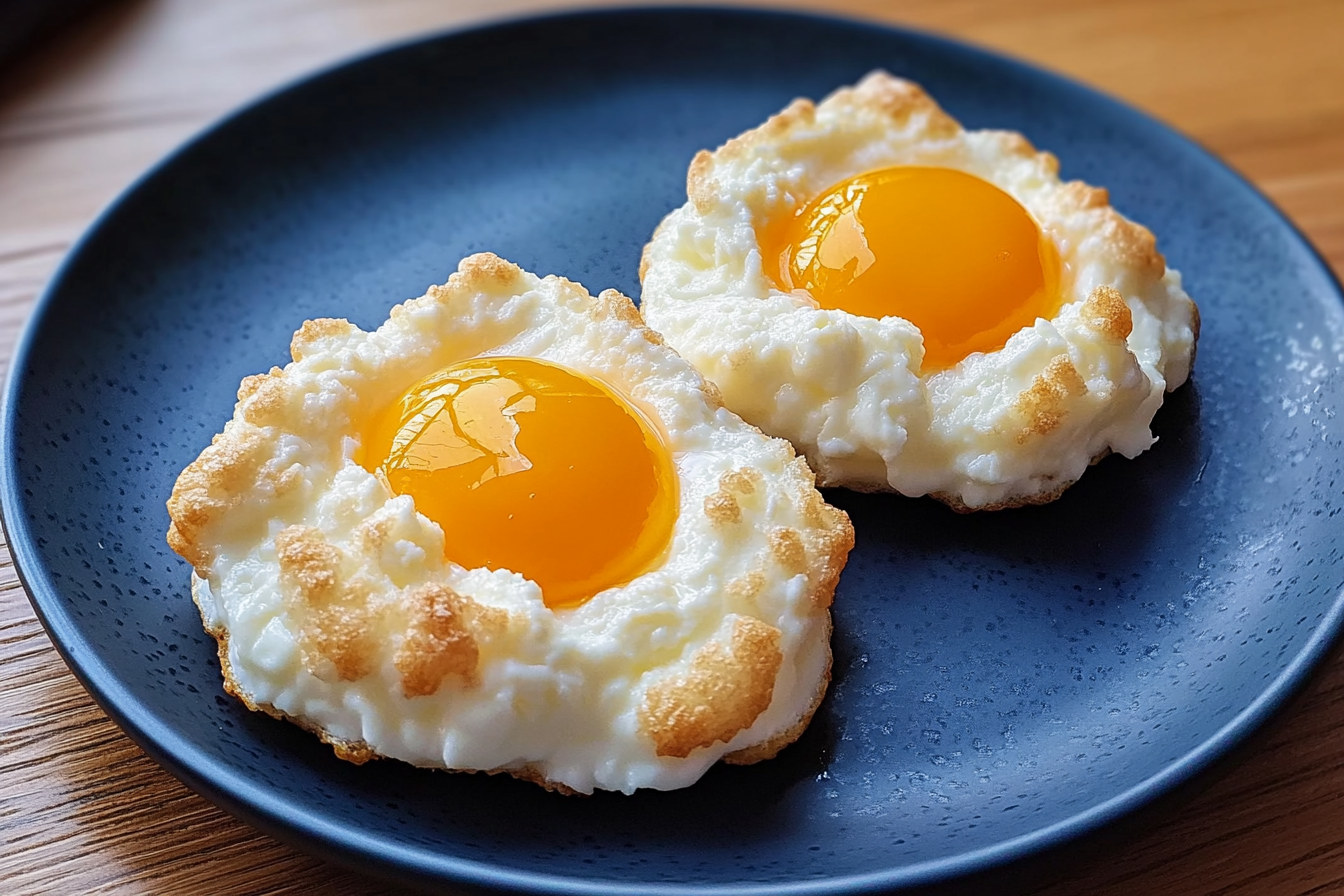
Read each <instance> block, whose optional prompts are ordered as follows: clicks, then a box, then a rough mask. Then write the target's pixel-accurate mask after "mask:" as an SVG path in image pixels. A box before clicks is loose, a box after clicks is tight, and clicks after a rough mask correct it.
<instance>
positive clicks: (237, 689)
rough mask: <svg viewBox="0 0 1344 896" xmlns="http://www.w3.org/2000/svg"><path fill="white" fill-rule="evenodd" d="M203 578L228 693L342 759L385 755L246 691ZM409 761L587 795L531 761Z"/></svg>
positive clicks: (208, 626)
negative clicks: (517, 764)
mask: <svg viewBox="0 0 1344 896" xmlns="http://www.w3.org/2000/svg"><path fill="white" fill-rule="evenodd" d="M201 581H202V580H201V579H200V578H198V577H195V576H193V577H192V580H191V599H192V602H193V603H195V604H196V609H197V611H199V612H200V614H201V624H202V626H203V627H204V628H205V631H206V632H207V633H208V634H209V635H210V636H211V637H213V638H214V639H215V643H216V644H217V646H218V649H219V669H220V672H221V674H222V675H223V678H224V690H225V691H226V692H227V693H228V694H230V695H232V696H234V697H237V698H238V700H240V701H241V702H242V704H243V705H244V706H246V707H247V708H248V709H250V710H252V711H253V712H261V713H265V714H266V715H268V716H271V717H272V718H275V719H280V720H281V721H284V722H290V723H291V724H294V725H297V726H298V727H300V728H302V729H303V730H304V731H307V732H308V733H309V734H313V735H316V737H317V738H318V739H319V740H321V741H322V743H324V744H327V745H329V746H330V747H331V749H332V752H334V753H335V754H336V757H337V758H338V759H344V760H345V761H346V762H351V763H354V764H355V765H363V764H364V763H366V762H369V761H371V760H374V759H383V758H385V757H384V756H383V755H382V754H381V753H379V752H377V751H376V750H374V749H373V748H372V747H370V746H369V745H368V744H367V743H366V742H364V741H362V740H349V739H347V738H343V737H337V736H336V735H334V734H332V733H331V732H329V731H327V730H326V729H325V728H323V727H322V726H321V725H317V724H314V723H313V722H311V721H309V720H308V719H305V718H302V717H299V716H292V715H290V714H289V713H287V712H285V711H284V710H280V709H276V708H275V707H274V706H272V705H271V704H269V703H262V702H259V701H256V700H253V699H252V697H251V696H250V695H248V693H247V692H246V691H244V690H243V688H242V685H240V684H239V683H238V680H237V679H236V678H235V677H234V674H233V665H232V664H231V663H230V662H229V632H228V629H226V628H224V627H223V626H212V625H211V624H210V621H209V620H208V619H207V618H206V615H205V611H204V610H203V609H202V608H201V601H200V597H199V596H198V594H197V588H199V587H201V585H200V584H199V583H200V582H201ZM398 761H403V760H398ZM407 764H408V765H417V767H418V768H427V769H431V770H434V771H441V772H454V773H460V774H474V773H476V772H481V773H483V774H487V775H499V774H505V775H511V776H513V777H515V778H518V779H519V780H522V781H528V782H530V783H533V784H538V785H540V786H542V787H544V788H546V789H547V790H551V791H554V792H556V793H560V794H564V795H566V796H586V795H587V794H583V793H580V792H579V791H577V790H574V789H573V788H571V787H568V786H567V785H565V784H561V783H560V782H558V781H552V780H550V779H549V778H547V777H546V776H545V775H543V774H542V773H541V771H540V770H539V769H537V768H536V767H534V766H530V765H526V766H523V767H521V768H493V769H457V768H447V767H446V766H441V765H418V764H417V763H407Z"/></svg>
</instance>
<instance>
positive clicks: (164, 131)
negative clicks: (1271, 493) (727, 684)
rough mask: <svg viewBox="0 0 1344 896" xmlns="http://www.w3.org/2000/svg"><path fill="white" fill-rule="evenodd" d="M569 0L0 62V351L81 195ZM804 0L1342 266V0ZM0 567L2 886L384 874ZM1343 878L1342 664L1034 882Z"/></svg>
mask: <svg viewBox="0 0 1344 896" xmlns="http://www.w3.org/2000/svg"><path fill="white" fill-rule="evenodd" d="M560 5H561V4H559V3H555V2H553V0H488V2H487V0H466V2H446V0H229V2H214V3H205V2H202V0H139V2H122V3H118V4H112V5H109V6H108V7H107V8H105V9H103V10H101V11H100V12H98V13H96V14H95V15H93V16H92V17H90V18H88V19H85V20H84V21H82V22H81V23H79V24H78V25H77V26H75V27H74V28H73V29H71V30H68V31H67V32H65V33H64V34H62V35H59V36H57V37H56V38H55V39H53V40H51V41H49V42H47V43H46V44H45V45H42V46H40V47H38V48H36V49H35V50H34V51H32V52H31V53H29V54H28V55H27V56H25V57H23V58H21V59H20V60H18V62H17V63H16V64H13V65H10V66H9V67H7V68H0V359H3V360H4V361H5V362H7V360H8V358H9V355H10V352H11V350H12V347H13V345H14V342H15V340H16V338H17V336H18V333H19V330H20V327H21V326H22V323H23V320H24V318H25V317H26V315H27V314H28V311H29V309H30V308H31V306H32V303H33V301H34V299H35V297H36V296H37V294H38V293H39V292H40V290H41V288H42V286H43V284H44V283H45V282H46V280H47V279H48V278H49V277H50V275H51V273H52V271H53V270H54V269H55V267H56V265H57V263H58V262H59V261H60V259H61V257H62V255H63V254H64V253H65V252H66V251H67V249H68V248H69V247H70V245H71V243H72V241H73V240H74V239H75V238H76V237H77V236H78V235H79V234H80V233H81V232H82V231H83V230H84V229H85V228H86V227H87V226H88V224H89V223H90V221H91V220H92V219H93V218H94V216H95V215H96V214H97V212H98V211H99V210H100V209H101V208H103V207H104V206H105V205H106V204H107V203H108V202H110V201H111V200H112V199H113V198H114V197H115V196H116V195H117V193H119V192H120V191H121V190H122V189H123V188H125V187H126V186H127V185H128V184H129V183H130V182H131V181H132V180H133V179H134V178H135V177H136V176H137V175H139V174H140V173H141V172H143V171H144V170H145V169H146V168H147V167H149V166H150V165H151V164H153V163H154V162H155V161H156V160H157V159H159V158H160V157H162V156H163V155H164V154H166V153H167V152H169V151H170V150H172V149H173V148H174V147H175V146H177V145H178V144H180V143H181V142H182V141H183V140H185V139H186V138H187V137H189V136H190V135H192V134H193V133H194V132H196V131H198V130H199V129H201V128H202V127H204V126H205V125H207V124H209V123H210V122H211V121H212V120H214V119H216V118H217V117H219V116H220V115H222V114H224V113H226V112H228V111H230V110H231V109H234V108H236V107H237V106H239V105H241V104H243V103H245V102H246V101H248V100H249V99H250V98H252V97H254V96H255V95H256V94H258V93H259V92H262V91H264V90H267V89H269V88H271V87H273V86H275V85H277V84H280V83H283V82H285V81H286V80H289V79H292V78H294V77H296V76H299V75H301V74H303V73H305V72H307V71H310V70H312V69H313V68H315V67H317V66H321V65H323V64H326V63H329V62H332V61H335V60H338V59H340V58H342V57H344V56H347V55H349V54H351V53H355V52H358V51H360V50H364V49H366V48H370V47H373V46H377V45H379V44H381V43H384V42H387V41H389V40H394V39H397V38H402V37H406V36H410V35H413V34H416V33H418V32H422V31H426V30H430V29H438V28H443V27H448V26H453V25H458V24H463V23H469V22H477V21H482V20H486V19H489V18H497V17H501V16H506V15H513V14H517V13H523V12H529V11H535V10H540V9H546V8H553V7H558V6H560ZM774 5H798V4H780V3H776V4H774ZM810 6H811V7H812V8H823V9H831V10H835V11H840V12H845V13H850V14H855V15H861V16H865V17H868V18H874V19H880V20H887V21H892V22H897V23H902V24H906V25H912V26H917V27H922V28H927V29H932V30H936V31H941V32H944V33H947V34H950V35H953V36H956V37H959V38H963V39H967V40H970V41H972V42H975V43H979V44H982V45H987V46H989V47H993V48H996V49H1000V50H1003V51H1007V52H1009V53H1011V54H1014V55H1017V56H1019V57H1023V58H1026V59H1028V60H1031V61H1034V62H1036V63H1039V64H1041V65H1044V66H1046V67H1049V68H1052V69H1055V70H1057V71H1061V72H1064V73H1066V74H1069V75H1071V76H1073V77H1075V78H1078V79H1079V80H1082V81H1084V82H1087V83H1089V84H1092V85H1094V86H1097V87H1099V88H1101V89H1103V90H1105V91H1108V92H1110V93H1112V94H1115V95H1117V96H1120V97H1122V98H1124V99H1126V100H1128V101H1129V102H1131V103H1133V104H1134V105H1137V106H1138V107H1140V108H1142V109H1144V110H1146V111H1148V112H1150V113H1152V114H1154V115H1156V116H1157V117H1158V118H1161V119H1163V120H1165V121H1167V122H1169V123H1171V124H1173V125H1174V126H1176V127H1177V128H1179V129H1181V130H1183V131H1184V132H1186V133H1187V134H1190V135H1192V136H1193V137H1195V138H1196V139H1197V140H1199V141H1201V142H1202V143H1204V144H1205V145H1206V146H1208V147H1209V148H1210V149H1212V150H1213V151H1214V152H1216V153H1218V154H1219V155H1221V156H1222V157H1223V158H1224V159H1226V160H1228V161H1229V162H1230V163H1231V164H1232V165H1233V166H1234V167H1236V168H1237V169H1239V170H1240V171H1242V172H1243V173H1244V174H1246V175H1247V176H1248V177H1249V178H1250V179H1251V180H1252V181H1253V182H1255V183H1256V184H1257V185H1258V186H1259V187H1260V188H1261V189H1262V190H1264V191H1265V192H1266V193H1267V194H1268V195H1269V196H1270V197H1271V198H1272V199H1273V200H1274V201H1275V202H1277V203H1278V204H1279V205H1280V206H1281V207H1282V208H1283V209H1284V210H1285V211H1286V212H1287V213H1288V215H1289V216H1290V217H1291V218H1292V219H1293V220H1294V221H1295V222H1296V223H1297V224H1298V225H1299V226H1300V227H1301V228H1302V229H1303V230H1304V231H1305V232H1306V233H1307V235H1308V237H1309V238H1310V239H1311V240H1312V241H1313V242H1314V243H1315V244H1316V246H1317V247H1318V248H1319V249H1320V250H1321V252H1322V253H1323V254H1324V255H1325V256H1326V258H1327V259H1328V260H1329V261H1330V263H1331V264H1332V265H1333V266H1334V269H1335V270H1336V271H1340V270H1341V269H1344V3H1340V2H1330V0H1317V2H1306V0H1303V2H1293V3H1274V2H1251V0H1227V2H1219V0H1030V2H1022V3H1016V4H1008V3H999V2H991V0H946V2H935V0H906V2H895V3H887V2H882V0H832V2H830V3H826V2H825V0H818V2H816V3H812V4H810ZM1341 538H1344V533H1341ZM2 559H3V565H2V566H0V893H5V894H18V893H22V894H28V893H33V894H38V893H42V894H48V893H50V894H82V893H115V894H156V896H157V894H169V896H171V894H218V896H230V894H261V893H268V894H272V893H274V894H278V893H332V894H349V896H370V894H381V893H392V892H396V891H395V890H393V889H390V888H387V887H385V886H383V885H381V884H379V883H378V882H376V881H371V880H367V879H364V878H361V877H359V876H358V875H356V874H353V873H351V872H349V871H346V870H344V869H342V868H338V867H335V866H332V865H328V864H326V863H324V862H321V861H318V860H316V859H312V858H309V857H307V856H304V855H302V854H300V853H297V852H295V851H294V850H292V849H290V848H288V847H286V846H284V845H281V844H279V843H277V842H275V841H274V840H271V839H270V838H269V837H266V836H263V835H261V834H259V833H257V832H255V831H253V830H252V829H250V828H248V827H247V826H245V825H243V824H242V823H240V822H238V821H236V820H234V819H233V818H231V817H230V816H228V815H226V814H225V813H223V812H222V811H220V810H219V809H216V808H215V807H214V806H212V805H211V804H209V803H207V802H206V801H205V800H203V799H202V798H200V797H198V796H196V795H195V794H193V793H191V792H190V791H188V790H187V789H186V787H184V786H183V785H182V784H180V783H178V781H177V780H176V779H174V778H172V777H171V776H170V775H168V774H167V773H166V772H164V771H163V770H162V769H160V768H159V767H158V766H157V765H155V764H154V763H153V762H152V761H150V760H149V759H148V758H147V757H146V756H145V755H144V754H143V753H141V752H140V750H139V749H138V748H137V747H135V746H134V745H133V744H132V743H131V742H130V741H129V740H128V739H127V738H126V737H125V735H123V734H122V733H121V732H120V730H119V729H117V728H116V727H115V726H114V725H113V724H112V723H111V722H109V721H108V720H107V718H106V717H105V716H104V715H103V713H102V712H101V711H100V710H99V709H98V708H97V706H95V705H94V703H93V701H92V700H91V699H90V698H89V697H88V695H87V694H86V693H85V692H84V691H83V689H82V688H81V687H80V686H79V684H78V683H77V682H76V681H75V679H74V678H73V676H72V675H71V674H70V673H69V671H68V670H67V669H66V667H65V665H64V664H63V663H62V661H61V659H60V658H59V656H58V655H57V654H56V652H55V650H54V649H53V648H52V646H51V643H50V642H49V641H48V639H47V637H46V635H45V633H44V632H43V631H42V628H41V626H40V625H39V624H38V622H37V620H36V618H35V617H34V615H33V611H32V609H31V607H30V606H29V604H28V602H27V600H26V598H25V596H24V594H23V591H22V589H21V588H20V587H19V585H18V584H17V581H16V578H15V575H14V571H13V568H12V564H10V562H9V560H8V555H7V554H5V555H4V556H3V558H2ZM1335 892H1344V658H1341V659H1337V660H1336V661H1334V662H1333V663H1332V664H1331V665H1330V667H1329V668H1328V669H1327V670H1326V672H1325V674H1324V675H1323V676H1322V677H1321V679H1320V680H1319V681H1318V683H1317V684H1316V685H1315V686H1314V687H1313V689H1312V690H1311V692H1310V693H1309V694H1308V696H1307V697H1306V698H1305V700H1304V701H1303V702H1301V704H1300V705H1299V706H1298V707H1297V708H1296V709H1295V710H1294V711H1293V712H1292V713H1291V715H1290V716H1289V717H1288V718H1286V719H1285V720H1284V721H1283V723H1282V724H1281V725H1279V726H1277V727H1276V728H1275V729H1274V730H1273V732H1272V734H1271V736H1270V737H1269V739H1268V740H1267V741H1266V742H1265V743H1263V745H1261V746H1260V747H1259V748H1258V749H1257V751H1256V752H1255V753H1254V754H1253V755H1251V756H1250V757H1249V758H1248V759H1247V760H1246V761H1245V762H1244V763H1243V764H1242V765H1240V766H1239V767H1237V768H1236V769H1235V770H1234V771H1233V772H1232V773H1231V774H1229V775H1228V776H1226V777H1225V778H1223V779H1221V780H1220V781H1219V782H1218V783H1217V784H1215V785H1214V786H1213V787H1212V789H1210V790H1209V791H1207V792H1206V793H1205V794H1203V795H1202V796H1200V797H1198V798H1197V799H1196V800H1195V801H1194V802H1192V803H1190V804H1188V805H1187V806H1186V807H1185V808H1183V809H1182V810H1180V811H1179V812H1177V813H1176V814H1174V815H1173V816H1172V817H1171V818H1170V819H1168V820H1166V821H1165V822H1164V823H1162V824H1161V825H1160V826H1158V827H1155V828H1154V829H1153V830H1151V831H1150V832H1148V833H1146V834H1144V835H1142V836H1141V838H1140V839H1138V840H1136V841H1134V842H1132V843H1131V844H1129V845H1128V846H1127V847H1125V848H1124V849H1123V850H1122V851H1120V852H1119V853H1118V854H1116V855H1113V856H1110V857H1108V858H1107V859H1106V860H1104V861H1098V862H1096V863H1094V864H1092V865H1091V866H1089V867H1088V868H1086V869H1085V870H1084V871H1083V872H1082V873H1081V874H1077V875H1075V876H1074V877H1071V878H1069V879H1066V880H1062V881H1060V882H1058V883H1057V884H1055V885H1052V886H1051V887H1049V888H1048V889H1046V890H1044V891H1042V893H1043V894H1047V896H1069V894H1092V896H1120V894H1125V896H1129V894H1133V893H1141V894H1148V893H1164V894H1200V896H1229V894H1246V896H1251V894H1255V896H1260V894H1268V896H1288V894H1293V896H1306V894H1320V893H1335Z"/></svg>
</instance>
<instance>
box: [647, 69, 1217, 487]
mask: <svg viewBox="0 0 1344 896" xmlns="http://www.w3.org/2000/svg"><path fill="white" fill-rule="evenodd" d="M822 102H823V103H844V104H852V105H855V106H859V107H866V108H867V109H868V110H869V111H872V112H876V113H878V114H882V115H886V116H887V117H888V118H890V120H891V121H892V122H893V123H896V124H900V123H903V122H905V121H907V120H908V119H909V118H910V117H911V116H913V115H916V114H924V115H926V116H927V118H926V122H925V133H926V135H927V136H930V137H935V138H946V137H951V136H955V135H956V134H957V133H960V132H962V131H963V130H964V129H963V128H962V126H961V123H960V122H958V121H957V120H956V119H955V118H953V117H952V116H950V115H948V114H947V112H945V111H944V110H943V108H942V107H941V106H939V105H938V103H937V101H935V100H934V99H933V98H932V97H931V96H929V94H928V93H927V92H925V90H924V89H923V88H922V87H920V86H919V85H918V84H916V83H914V82H913V81H907V80H905V79H903V78H897V77H894V76H892V75H890V74H889V73H887V72H885V71H881V70H876V71H873V72H870V73H869V74H868V75H866V76H864V78H863V79H862V80H860V81H859V83H857V84H855V85H854V86H852V87H842V88H840V89H839V90H836V91H835V92H834V93H832V94H831V95H830V96H828V97H827V98H826V99H824V100H823V101H822ZM816 112H817V106H816V104H814V103H813V102H812V101H811V100H809V99H806V98H799V99H795V100H794V101H793V102H792V103H790V104H789V105H788V106H786V107H785V108H784V109H783V110H782V111H780V112H778V113H776V114H775V115H772V116H771V117H770V118H769V119H767V120H766V121H765V123H764V124H761V125H759V126H758V127H756V128H752V129H751V130H748V131H744V132H743V133H742V134H740V135H738V136H737V137H734V138H732V139H731V140H729V141H727V142H726V143H724V144H723V145H722V146H720V147H719V148H718V149H717V150H714V151H713V152H710V151H709V150H707V149H702V150H700V151H699V152H698V153H696V155H695V157H694V158H693V159H692V160H691V164H690V167H689V168H688V169H687V172H686V197H687V199H688V200H689V201H690V202H691V204H692V205H694V206H695V208H696V211H698V212H700V213H701V214H705V213H707V212H709V211H710V210H711V209H712V207H713V206H714V204H715V203H716V202H717V200H718V195H719V193H718V184H717V183H716V182H715V181H714V179H713V169H714V166H715V163H716V162H719V161H724V160H731V159H733V158H736V157H740V156H743V155H747V154H749V153H751V152H753V151H755V150H756V149H758V148H760V147H768V146H770V145H772V144H774V143H776V142H778V141H780V140H783V139H787V138H788V137H789V135H790V133H791V132H792V131H793V130H795V129H797V128H801V127H806V126H809V125H811V124H812V123H813V122H814V121H815V119H816ZM987 133H991V134H993V135H994V136H995V137H996V138H997V140H998V142H999V148H1000V149H1001V150H1002V151H1003V152H1004V153H1005V154H1008V155H1016V156H1021V157H1024V158H1025V157H1032V156H1034V157H1036V158H1037V159H1038V160H1039V161H1041V162H1042V163H1043V164H1044V165H1045V166H1046V167H1047V168H1048V169H1049V171H1050V172H1051V173H1052V174H1055V175H1058V173H1059V160H1058V159H1057V158H1055V156H1054V155H1053V154H1051V153H1049V152H1044V151H1038V150H1037V149H1036V148H1035V146H1033V145H1032V143H1031V141H1030V140H1028V139H1027V138H1026V137H1025V136H1023V135H1022V134H1020V133H1018V132H1016V131H989V132H987ZM1059 195H1060V197H1061V199H1062V202H1061V205H1062V206H1063V207H1062V208H1061V212H1065V213H1066V212H1069V211H1087V212H1091V213H1093V214H1094V215H1098V216H1100V220H1099V222H1098V225H1097V226H1098V228H1099V230H1100V231H1101V232H1102V233H1104V234H1105V236H1106V238H1107V241H1108V242H1109V243H1110V244H1111V245H1113V246H1117V247H1119V250H1120V253H1121V254H1122V255H1123V256H1125V262H1126V263H1127V265H1128V266H1130V267H1133V268H1135V269H1137V270H1138V271H1139V272H1141V274H1142V275H1143V276H1145V277H1147V278H1150V279H1154V280H1157V279H1161V277H1162V276H1163V275H1164V274H1165V273H1166V270H1167V263H1166V259H1165V258H1164V257H1163V255H1162V253H1160V252H1159V251H1158V250H1157V238H1156V237H1155V236H1154V235H1153V233H1152V231H1150V230H1148V228H1146V227H1144V226H1143V225H1142V224H1139V223H1137V222H1134V221H1131V220H1129V219H1128V218H1126V217H1124V216H1123V215H1121V214H1120V213H1119V212H1118V211H1116V209H1115V208H1114V207H1112V206H1111V204H1110V194H1109V193H1108V192H1107V190H1106V189H1105V188H1104V187H1094V186H1092V185H1090V184H1087V183H1085V182H1083V181H1079V180H1075V181H1069V182H1068V183H1065V184H1062V186H1061V190H1060V193H1059ZM666 223H667V219H666V218H664V219H663V221H661V222H659V224H658V227H657V228H656V229H655V230H654V232H653V235H652V236H651V237H650V239H649V242H648V243H646V244H645V246H644V249H643V251H642V252H641V254H640V263H639V279H640V282H641V283H643V281H644V279H645V276H646V275H647V273H648V269H649V264H650V261H649V249H650V247H651V246H652V245H653V241H654V239H656V238H657V236H658V235H659V233H660V232H661V231H662V230H663V228H664V226H665V225H666ZM1099 293H1100V294H1101V295H1100V296H1099ZM1117 300H1118V303H1119V304H1118V306H1117V304H1116V302H1117ZM1086 303H1087V305H1088V306H1090V307H1089V308H1087V309H1086V311H1087V312H1090V316H1091V319H1092V320H1091V322H1092V325H1093V328H1094V329H1096V330H1097V332H1098V333H1099V335H1101V336H1103V337H1108V338H1117V337H1118V338H1126V337H1128V335H1129V333H1130V331H1131V329H1132V327H1133V322H1132V315H1131V314H1130V311H1129V308H1128V307H1127V306H1126V305H1125V303H1124V299H1123V297H1121V296H1120V294H1119V293H1118V292H1117V291H1116V290H1114V289H1113V288H1111V287H1108V286H1102V287H1098V288H1097V289H1096V290H1093V292H1092V294H1090V295H1089V296H1088V298H1087V300H1086ZM1190 307H1191V330H1192V333H1193V337H1192V341H1191V349H1190V368H1191V370H1192V371H1193V369H1194V364H1195V356H1196V354H1197V349H1198V345H1199V330H1200V316H1199V306H1198V305H1197V304H1195V302H1194V300H1193V299H1192V300H1191V302H1190ZM1058 361H1059V359H1058V358H1057V359H1055V360H1054V361H1052V365H1053V366H1052V367H1048V368H1047V369H1046V370H1044V371H1042V374H1041V376H1038V377H1037V378H1036V381H1035V382H1033V384H1032V386H1031V387H1030V388H1028V390H1027V391H1025V392H1023V393H1022V394H1021V395H1020V396H1019V404H1020V407H1019V410H1021V411H1022V412H1023V415H1024V416H1025V417H1026V418H1027V424H1026V426H1025V427H1024V429H1023V432H1022V434H1021V435H1022V437H1025V436H1027V435H1030V434H1044V433H1046V432H1049V431H1050V430H1052V429H1054V428H1055V427H1057V426H1058V425H1059V422H1060V418H1059V411H1058V410H1056V407H1057V406H1058V404H1059V401H1060V399H1061V398H1062V397H1063V396H1065V395H1068V394H1073V393H1076V392H1078V391H1079V386H1080V385H1081V378H1080V377H1079V375H1078V372H1077V370H1076V369H1075V368H1074V367H1073V365H1072V363H1070V362H1068V360H1067V358H1065V359H1064V362H1063V363H1058ZM1065 365H1067V369H1066V368H1065ZM1110 453H1111V452H1110V449H1109V448H1108V449H1106V450H1105V451H1103V452H1102V453H1100V454H1099V455H1097V456H1096V457H1094V458H1092V460H1091V461H1090V464H1089V465H1091V464H1095V463H1097V461H1099V460H1101V459H1102V458H1103V457H1105V456H1106V455H1108V454H1110ZM1073 482H1074V480H1071V481H1069V482H1066V483H1063V484H1061V485H1060V486H1058V487H1057V488H1055V489H1052V490H1051V491H1049V492H1042V493H1037V494H1033V495H1025V496H1020V497H1016V498H1012V499H1009V500H1006V501H1000V502H997V503H995V504H988V505H984V506H981V507H970V506H968V505H967V504H966V503H965V502H963V501H962V500H961V499H960V498H959V497H957V496H956V495H952V494H948V493H945V492H933V493H931V494H930V497H932V498H934V499H935V500H938V501H941V502H943V503H944V504H947V505H948V506H949V507H951V508H952V509H953V510H955V511H957V512H958V513H974V512H977V511H981V510H986V511H992V510H1008V509H1011V508H1014V507H1026V506H1031V505H1037V504H1048V503H1050V502H1052V501H1054V500H1056V499H1057V498H1059V496H1060V495H1062V494H1063V493H1064V492H1065V491H1066V490H1067V489H1068V488H1069V486H1071V485H1073ZM822 484H823V485H826V486H839V487H844V488H848V489H851V490H853V491H859V492H893V491H895V490H894V489H892V488H890V487H888V486H886V484H885V483H861V484H855V483H852V482H823V483H822Z"/></svg>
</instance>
